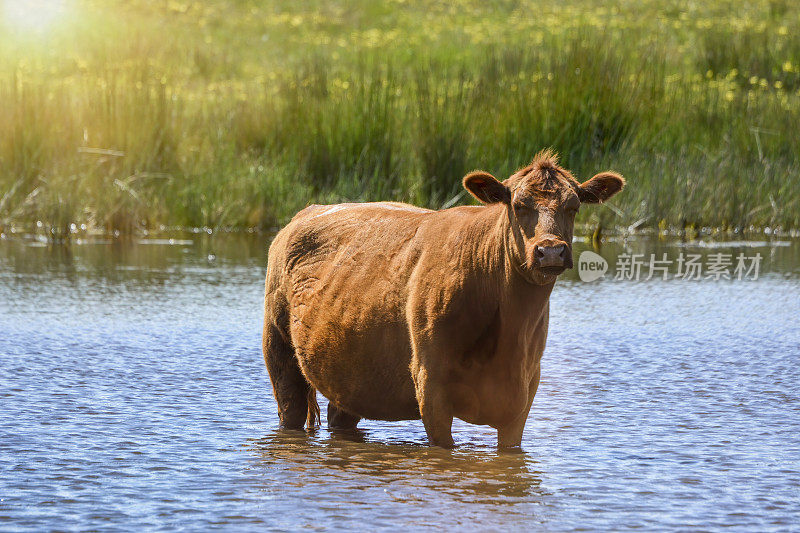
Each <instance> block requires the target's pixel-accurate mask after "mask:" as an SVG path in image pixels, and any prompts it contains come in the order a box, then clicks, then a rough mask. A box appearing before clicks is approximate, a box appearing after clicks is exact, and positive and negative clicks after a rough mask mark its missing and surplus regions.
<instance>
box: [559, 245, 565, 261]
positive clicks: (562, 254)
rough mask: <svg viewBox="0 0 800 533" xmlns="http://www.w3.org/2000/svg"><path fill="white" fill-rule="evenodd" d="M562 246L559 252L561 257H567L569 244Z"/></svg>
mask: <svg viewBox="0 0 800 533" xmlns="http://www.w3.org/2000/svg"><path fill="white" fill-rule="evenodd" d="M560 248H561V251H560V252H558V255H559V257H561V259H566V258H567V246H566V245H565V244H562V245H561V246H560Z"/></svg>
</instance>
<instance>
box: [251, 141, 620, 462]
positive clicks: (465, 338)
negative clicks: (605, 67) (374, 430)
mask: <svg viewBox="0 0 800 533" xmlns="http://www.w3.org/2000/svg"><path fill="white" fill-rule="evenodd" d="M624 185H625V181H624V180H623V178H622V177H621V176H620V175H618V174H615V173H613V172H603V173H600V174H597V175H596V176H594V177H593V178H592V179H590V180H588V181H585V182H584V183H578V182H577V181H576V180H575V179H574V178H573V177H572V175H571V174H570V173H569V172H568V171H566V170H564V169H563V168H561V167H559V166H558V160H557V158H556V155H555V154H554V153H552V152H550V151H544V152H542V153H540V154H538V155H537V156H536V158H535V159H534V161H533V162H532V163H531V164H530V165H528V166H526V167H525V168H523V169H521V170H519V171H518V172H516V173H515V174H513V175H512V176H511V177H509V178H508V179H506V180H505V181H503V182H502V183H501V182H499V181H498V180H496V179H495V178H494V177H493V176H491V175H490V174H487V173H486V172H472V173H470V174H468V175H467V176H465V177H464V187H465V188H466V189H467V190H468V191H469V192H470V193H472V195H473V196H475V198H477V199H478V200H480V201H481V202H483V203H484V204H486V205H485V206H463V207H454V208H451V209H444V210H442V211H432V210H429V209H422V208H419V207H414V206H412V205H408V204H402V203H395V202H379V203H364V204H340V205H333V206H330V205H326V206H323V205H312V206H310V207H307V208H306V209H303V210H302V211H300V212H299V213H298V214H297V215H296V216H295V217H294V218H293V219H292V221H291V222H290V223H289V224H288V225H287V226H286V227H285V228H283V229H282V230H281V231H280V232H279V233H278V235H277V236H276V237H275V240H274V241H273V242H272V245H271V246H270V249H269V266H268V272H267V280H266V297H265V316H264V342H263V348H264V360H265V361H266V364H267V369H268V370H269V375H270V379H271V381H272V387H273V390H274V393H275V399H276V400H277V403H278V413H279V416H280V421H281V425H282V426H284V427H287V428H298V429H299V428H302V427H303V423H304V422H306V421H307V422H308V424H309V425H310V426H313V425H314V423H315V422H316V420H318V419H319V406H318V404H317V401H316V391H319V392H321V393H322V394H323V395H324V396H325V397H326V398H328V400H330V403H329V407H328V424H329V425H330V426H331V427H338V428H354V427H355V426H356V424H357V423H358V421H359V420H360V419H361V418H368V419H377V420H410V419H419V418H422V422H423V424H424V425H425V431H426V433H427V434H428V439H429V440H430V442H431V443H432V444H434V445H438V446H443V447H452V446H453V438H452V435H451V425H452V422H453V417H457V418H460V419H462V420H465V421H467V422H470V423H473V424H484V425H489V426H492V427H494V428H496V429H497V438H498V445H499V446H501V447H508V446H519V445H520V443H521V441H522V431H523V429H524V427H525V421H526V419H527V417H528V412H529V410H530V407H531V403H532V402H533V397H534V395H535V394H536V389H537V387H538V385H539V361H540V359H541V356H542V352H543V351H544V347H545V341H546V339H547V325H548V315H549V299H550V292H551V291H552V290H553V285H554V283H555V281H556V277H557V276H558V274H560V273H561V272H563V271H564V270H565V269H567V268H571V267H572V231H573V225H574V220H575V214H576V213H577V212H578V208H579V207H580V205H581V204H582V203H598V202H603V201H605V200H607V199H608V198H610V197H611V196H613V195H614V194H616V193H617V192H619V191H620V190H621V189H622V187H623V186H624Z"/></svg>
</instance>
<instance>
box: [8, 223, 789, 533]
mask: <svg viewBox="0 0 800 533" xmlns="http://www.w3.org/2000/svg"><path fill="white" fill-rule="evenodd" d="M170 237H171V239H170ZM268 240H269V239H268V238H267V237H265V236H256V235H247V234H241V235H212V236H209V235H206V234H192V233H190V234H173V235H170V236H167V237H163V238H154V237H148V238H143V239H135V240H132V241H126V242H109V241H102V240H87V241H79V242H75V243H73V244H72V245H71V246H69V247H63V246H60V247H59V246H57V247H53V246H46V245H44V244H43V243H41V242H38V241H36V240H33V239H26V238H22V237H20V236H14V235H11V236H9V235H6V236H5V238H4V239H2V240H0V399H2V401H1V405H2V409H1V410H0V529H14V530H50V529H80V530H85V529H98V530H115V529H125V530H132V529H138V528H146V529H148V530H158V529H193V530H199V529H207V528H211V527H222V528H224V529H251V528H252V529H254V528H259V529H270V528H271V529H277V530H285V529H298V528H300V527H309V528H313V529H338V528H351V529H364V528H365V527H367V526H368V527H369V528H370V529H375V530H398V529H401V528H402V529H412V530H413V529H417V528H447V529H476V528H479V529H489V530H520V529H527V528H531V527H536V528H537V529H544V530H553V531H571V530H579V529H583V530H610V529H613V530H627V529H636V528H639V529H645V530H654V529H657V530H678V529H680V530H686V529H690V530H697V529H717V528H721V527H723V526H733V527H735V528H738V529H740V530H744V531H754V530H759V531H770V530H775V531H780V530H796V529H797V528H798V527H800V320H798V315H800V241H798V239H797V238H788V237H787V238H778V237H774V236H761V237H760V238H757V239H756V240H752V239H750V240H737V241H730V240H729V241H728V242H718V241H709V242H690V243H681V242H680V241H677V240H670V239H666V240H664V239H659V238H656V237H639V238H636V239H630V240H627V241H625V240H621V239H612V240H610V241H609V242H607V243H605V244H604V245H603V246H602V247H601V248H599V249H595V250H594V252H596V253H598V254H599V255H600V256H601V257H602V258H604V259H605V260H607V261H608V262H609V266H608V271H607V272H606V274H605V276H604V277H602V278H601V279H598V280H596V281H592V282H586V281H581V280H580V279H579V277H578V273H577V272H576V271H575V270H573V271H570V272H569V273H567V274H565V275H564V276H562V278H563V279H561V280H560V281H559V282H558V283H557V284H556V288H555V290H554V292H553V295H552V299H551V320H550V324H551V325H550V336H549V340H548V346H547V350H546V351H545V356H544V359H543V362H542V380H541V385H540V387H539V392H538V394H537V397H536V400H535V402H534V406H533V409H532V411H531V416H530V418H529V420H528V424H527V428H526V431H525V435H524V440H523V450H522V452H518V453H509V452H498V451H497V450H496V449H495V447H494V445H495V432H494V431H493V430H491V429H490V428H486V427H480V426H471V425H468V424H465V423H463V422H458V421H457V422H456V423H455V425H454V438H455V440H456V443H457V446H458V447H457V448H456V449H455V450H453V451H445V450H442V449H437V448H431V447H429V446H427V445H426V438H425V433H424V430H423V427H422V424H421V422H418V421H413V422H399V423H398V422H395V423H390V422H375V421H362V422H361V424H360V430H359V431H358V432H356V433H346V434H333V433H331V432H329V431H328V430H327V429H325V428H324V425H323V428H321V429H317V430H315V431H311V432H293V431H281V430H279V429H278V417H277V413H276V408H275V402H274V400H273V397H272V391H271V388H270V384H269V378H268V375H267V373H266V370H265V368H264V363H263V360H262V356H261V348H260V338H261V320H262V316H263V308H262V305H263V304H262V301H263V281H264V274H265V262H266V247H267V244H268ZM588 250H592V247H591V246H590V244H589V243H587V242H576V244H575V259H576V262H577V260H578V257H579V255H580V254H581V252H583V251H588ZM637 254H642V255H641V257H640V259H642V261H643V262H644V265H643V266H642V269H641V275H640V276H639V279H638V280H637V279H636V277H635V276H634V275H633V274H634V273H633V270H629V271H628V272H627V273H626V271H625V268H624V265H625V264H630V263H636V258H639V256H638V255H637ZM650 254H654V257H655V258H657V259H658V260H662V261H663V260H666V262H664V263H661V266H662V267H663V266H664V265H667V267H668V268H664V269H662V270H660V271H657V272H656V275H653V276H652V277H650V279H646V278H647V277H648V275H649V266H650V265H649V264H648V261H649V258H650ZM663 254H667V255H666V258H665V257H664V256H663ZM719 254H722V256H721V257H719ZM756 254H758V256H759V258H760V259H759V262H758V273H757V274H756V273H755V271H754V270H753V269H752V268H751V269H750V270H749V272H748V271H739V272H738V273H737V272H736V269H735V267H736V263H737V257H739V256H740V255H741V256H743V257H744V259H745V260H749V261H750V263H748V268H749V267H751V266H753V265H752V263H753V261H754V259H753V258H755V257H756ZM693 255H697V256H700V257H699V259H698V260H697V261H695V263H697V262H699V263H701V264H702V266H703V268H704V269H705V270H704V273H703V274H702V276H701V279H700V280H686V279H676V277H675V274H677V272H678V268H679V266H681V265H684V266H685V264H686V260H688V259H690V256H693ZM585 257H589V256H585ZM632 257H633V258H634V260H633V261H631V258H632ZM595 259H596V258H595ZM721 261H722V263H724V264H725V265H727V266H725V269H724V270H725V271H726V272H728V274H729V275H730V277H731V278H733V279H725V277H724V276H721V279H719V280H716V279H714V278H715V276H713V275H712V276H709V277H706V276H707V273H708V272H713V266H712V265H713V264H717V265H719V264H720V262H721ZM726 261H730V263H729V264H728V263H725V262H726ZM717 270H719V268H718V269H717ZM663 272H667V274H668V275H667V277H668V279H663V277H664V276H663V275H662V273H663ZM629 274H630V275H629ZM737 274H739V275H740V276H737ZM616 277H619V278H622V279H615V278H616ZM737 277H741V278H742V279H737ZM756 278H757V279H756ZM320 403H321V406H322V408H323V413H324V410H325V402H324V398H322V397H320ZM323 424H324V416H323Z"/></svg>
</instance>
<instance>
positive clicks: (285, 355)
mask: <svg viewBox="0 0 800 533" xmlns="http://www.w3.org/2000/svg"><path fill="white" fill-rule="evenodd" d="M263 348H264V362H265V363H266V364H267V370H268V371H269V378H270V381H271V382H272V391H273V392H274V394H275V401H276V402H277V403H278V416H279V417H280V421H281V427H284V428H287V429H303V425H304V424H305V422H306V419H307V417H308V413H309V411H308V407H309V398H310V397H311V394H312V391H313V389H312V388H311V385H309V384H308V381H306V378H305V376H303V373H302V372H301V371H300V366H299V365H298V363H297V358H296V357H295V354H294V348H293V347H292V344H291V342H289V341H288V340H287V338H285V337H284V336H283V335H282V334H281V332H280V330H278V328H277V327H276V326H275V325H273V324H268V325H266V326H265V328H264V338H263Z"/></svg>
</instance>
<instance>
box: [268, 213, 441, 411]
mask: <svg viewBox="0 0 800 533" xmlns="http://www.w3.org/2000/svg"><path fill="white" fill-rule="evenodd" d="M432 213H435V212H433V211H430V210H426V209H420V208H417V207H413V206H408V205H406V204H398V203H374V204H340V205H333V206H316V205H315V206H310V207H308V208H306V209H304V210H303V211H301V212H300V213H298V214H297V215H296V216H295V217H294V219H293V220H292V221H291V222H290V223H289V225H287V226H286V227H285V228H284V229H283V230H281V232H280V233H279V234H278V235H277V236H276V238H275V241H274V242H273V244H272V246H271V247H270V258H269V261H270V264H269V274H268V281H267V293H268V294H267V302H268V304H267V305H268V306H269V305H273V306H285V309H273V310H272V312H273V314H274V315H275V316H279V315H281V314H282V313H283V314H284V315H285V316H286V322H285V323H286V325H287V326H288V332H287V334H288V335H290V337H291V340H292V344H293V346H294V347H295V351H296V355H297V358H298V361H299V362H300V365H301V368H302V370H303V373H304V375H305V376H306V378H307V379H308V380H309V381H310V382H311V383H312V385H314V386H315V387H316V388H317V389H318V390H319V391H320V392H321V393H322V394H323V395H325V396H326V397H327V398H329V399H330V400H331V401H333V402H334V403H335V404H336V405H338V406H339V407H341V408H343V409H345V410H347V411H349V412H351V413H354V414H357V415H359V416H363V417H365V418H377V419H406V418H417V417H418V416H419V412H418V405H417V402H416V398H415V396H414V387H413V383H412V381H411V377H410V374H409V370H408V368H409V364H410V360H411V346H410V341H409V335H408V327H407V325H406V320H405V304H406V301H407V296H408V292H407V291H408V279H409V277H410V276H411V273H412V272H413V269H414V268H415V266H416V264H417V261H418V259H419V257H420V254H421V253H422V250H423V248H424V243H422V242H420V239H418V238H417V235H418V233H419V230H420V228H421V227H422V226H423V225H424V224H425V222H426V218H427V217H429V216H430V215H431V214H432ZM270 301H271V302H272V304H270ZM268 312H269V310H268Z"/></svg>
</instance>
